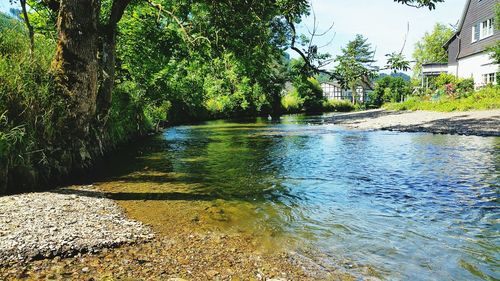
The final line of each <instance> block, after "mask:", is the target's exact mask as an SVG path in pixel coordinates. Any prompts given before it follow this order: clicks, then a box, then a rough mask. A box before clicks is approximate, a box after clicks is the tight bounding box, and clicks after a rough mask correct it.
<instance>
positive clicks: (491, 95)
mask: <svg viewBox="0 0 500 281" xmlns="http://www.w3.org/2000/svg"><path fill="white" fill-rule="evenodd" d="M384 108H385V109H389V110H431V111H441V112H451V111H468V110H487V109H498V108H500V87H499V86H488V87H485V88H483V89H481V90H479V91H475V92H474V91H469V92H465V93H463V94H461V95H458V96H454V95H448V94H441V95H440V96H432V97H431V96H422V97H419V96H413V97H410V98H409V99H408V100H406V101H404V102H401V103H387V104H385V105H384Z"/></svg>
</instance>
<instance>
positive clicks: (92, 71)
mask: <svg viewBox="0 0 500 281" xmlns="http://www.w3.org/2000/svg"><path fill="white" fill-rule="evenodd" d="M100 7H101V3H100V1H99V0H61V1H60V7H59V16H58V20H57V30H58V37H59V40H58V45H57V51H56V56H55V58H54V61H53V70H54V72H55V75H56V81H57V83H58V87H59V93H60V94H61V95H63V97H64V99H65V101H66V104H67V106H68V108H67V110H68V111H67V112H65V113H64V119H65V120H64V121H65V122H64V123H65V125H66V126H67V128H65V129H67V132H68V133H72V134H74V135H73V136H75V137H77V138H80V139H82V138H85V137H87V136H88V133H89V130H90V125H91V123H92V121H93V119H94V118H95V113H96V97H97V91H98V72H99V63H98V59H97V53H98V26H99V13H100Z"/></svg>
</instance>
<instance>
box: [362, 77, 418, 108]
mask: <svg viewBox="0 0 500 281" xmlns="http://www.w3.org/2000/svg"><path fill="white" fill-rule="evenodd" d="M409 94H411V83H410V82H409V81H406V80H404V79H403V78H402V77H392V76H386V77H384V78H382V79H380V80H378V81H377V82H376V83H375V89H374V90H373V92H371V93H370V94H369V97H370V99H369V102H368V103H369V104H368V106H370V107H377V108H378V107H380V106H382V104H384V103H386V102H398V101H401V100H402V98H403V97H405V96H407V95H409Z"/></svg>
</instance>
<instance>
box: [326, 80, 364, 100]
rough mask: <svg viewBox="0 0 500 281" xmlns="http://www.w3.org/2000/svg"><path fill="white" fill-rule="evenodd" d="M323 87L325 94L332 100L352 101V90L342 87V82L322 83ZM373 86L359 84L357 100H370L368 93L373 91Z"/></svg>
mask: <svg viewBox="0 0 500 281" xmlns="http://www.w3.org/2000/svg"><path fill="white" fill-rule="evenodd" d="M321 89H322V90H323V96H324V97H325V98H327V99H330V100H348V101H352V91H351V90H347V89H342V87H341V86H340V84H338V83H336V82H325V83H321ZM372 89H373V87H371V86H370V85H368V86H365V87H363V86H359V87H358V88H357V89H356V92H357V95H356V98H357V102H366V101H368V95H369V93H370V92H372Z"/></svg>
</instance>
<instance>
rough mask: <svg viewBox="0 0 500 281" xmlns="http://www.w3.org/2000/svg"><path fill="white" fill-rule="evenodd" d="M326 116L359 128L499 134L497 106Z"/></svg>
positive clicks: (339, 123)
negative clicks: (478, 109) (479, 108)
mask: <svg viewBox="0 0 500 281" xmlns="http://www.w3.org/2000/svg"><path fill="white" fill-rule="evenodd" d="M327 120H328V122H329V123H333V124H338V125H343V126H346V127H348V128H352V129H360V130H389V131H402V132H429V133H436V134H458V135H476V136H500V110H486V111H467V112H433V111H387V110H382V109H377V110H368V111H363V112H353V113H344V114H337V115H334V116H332V117H330V118H328V119H327Z"/></svg>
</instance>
